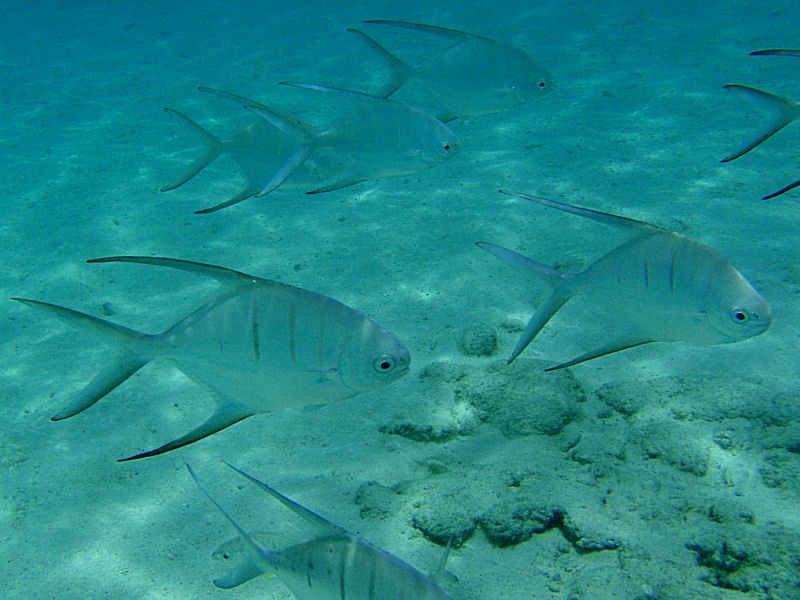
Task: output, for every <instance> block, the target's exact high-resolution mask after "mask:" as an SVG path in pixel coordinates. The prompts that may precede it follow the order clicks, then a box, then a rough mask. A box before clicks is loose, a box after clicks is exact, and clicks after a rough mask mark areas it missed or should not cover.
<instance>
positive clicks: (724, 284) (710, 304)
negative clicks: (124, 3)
mask: <svg viewBox="0 0 800 600" xmlns="http://www.w3.org/2000/svg"><path fill="white" fill-rule="evenodd" d="M500 191H501V193H503V194H508V195H510V196H517V197H519V198H524V199H526V200H531V201H533V202H537V203H538V204H543V205H544V206H549V207H552V208H556V209H558V210H563V211H565V212H568V213H572V214H574V215H578V216H581V217H586V218H588V219H593V220H595V221H599V222H600V223H605V224H606V225H611V226H613V227H617V228H620V229H623V230H627V231H633V232H636V233H637V234H638V235H636V236H635V237H634V238H632V239H630V240H628V241H627V242H625V243H623V244H622V245H620V246H618V247H617V248H615V249H614V250H611V251H610V252H608V253H607V254H606V255H604V256H602V257H601V258H600V259H598V260H597V261H596V262H594V263H593V264H592V265H590V266H589V267H588V268H587V269H586V270H584V271H582V272H580V273H562V272H560V271H557V270H556V269H553V268H551V267H548V266H545V265H543V264H541V263H538V262H536V261H534V260H532V259H530V258H527V257H525V256H522V255H521V254H517V253H516V252H513V251H511V250H507V249H506V248H502V247H500V246H495V245H494V244H488V243H486V242H478V246H479V247H480V248H482V249H483V250H486V251H487V252H489V253H491V254H494V255H495V256H497V257H498V258H501V259H503V260H505V261H506V262H508V263H509V264H510V265H511V266H512V267H514V268H516V269H518V270H519V271H522V272H524V273H529V274H531V275H535V276H536V277H538V278H540V279H543V280H544V281H545V282H547V283H548V284H549V285H550V288H551V290H552V291H551V294H550V297H549V298H548V300H547V301H546V302H545V304H544V306H543V307H542V308H540V309H539V311H538V312H537V313H536V314H534V315H533V316H532V317H531V319H530V321H529V322H528V326H527V328H526V329H525V332H524V333H523V334H522V336H521V337H520V339H519V341H518V342H517V345H516V347H515V348H514V350H513V352H512V353H511V357H510V358H509V359H508V362H509V363H510V362H511V361H513V360H514V359H515V358H517V356H519V355H520V354H521V353H522V351H523V350H524V349H525V348H526V347H527V346H528V344H530V343H531V342H532V341H533V339H534V338H535V337H536V336H537V335H538V333H539V331H541V329H542V328H543V327H544V326H545V325H546V324H547V322H548V321H549V320H550V319H551V317H553V315H555V313H556V312H558V310H559V309H560V308H561V307H562V306H563V305H564V304H566V303H567V302H568V301H569V300H570V299H572V298H573V297H575V296H586V297H588V298H589V299H590V300H591V301H592V302H593V303H594V306H597V307H598V308H600V309H608V310H610V311H612V312H613V313H614V314H615V316H616V317H617V320H618V321H619V323H620V324H621V325H620V327H621V333H620V334H619V335H618V336H617V337H616V338H614V339H613V340H612V341H610V342H608V343H607V344H605V345H603V346H601V347H600V348H597V349H596V350H592V351H591V352H587V353H586V354H583V355H581V356H578V357H577V358H574V359H572V360H570V361H567V362H565V363H562V364H559V365H556V366H554V367H550V368H549V369H547V370H548V371H552V370H555V369H563V368H565V367H571V366H573V365H577V364H579V363H582V362H584V361H587V360H591V359H593V358H599V357H601V356H605V355H607V354H611V353H613V352H619V351H620V350H625V349H627V348H633V347H635V346H641V345H642V344H649V343H651V342H672V341H686V342H694V343H698V344H724V343H730V342H737V341H740V340H744V339H747V338H749V337H753V336H756V335H760V334H762V333H764V332H765V331H766V330H767V329H768V328H769V325H770V322H771V317H770V307H769V305H768V304H767V302H766V301H765V300H764V299H763V298H762V297H761V296H760V295H759V293H758V292H757V291H756V290H755V289H753V287H752V286H751V285H750V283H748V282H747V280H746V279H745V278H744V277H743V276H742V275H741V273H739V271H737V270H736V269H735V268H734V266H733V265H732V264H730V263H729V262H728V261H727V260H725V259H724V258H723V257H722V256H720V255H719V254H717V253H716V252H714V251H713V250H712V249H711V248H709V247H707V246H704V245H703V244H701V243H699V242H697V241H695V240H692V239H690V238H687V237H684V236H682V235H680V234H677V233H674V232H672V231H669V230H666V229H662V228H660V227H656V226H655V225H651V224H649V223H644V222H642V221H636V220H634V219H628V218H626V217H620V216H617V215H612V214H609V213H603V212H598V211H594V210H589V209H588V208H580V207H577V206H571V205H569V204H561V203H559V202H554V201H552V200H545V199H544V198H537V197H534V196H528V195H526V194H520V193H517V192H506V191H503V190H500Z"/></svg>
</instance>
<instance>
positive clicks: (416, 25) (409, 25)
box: [362, 19, 487, 40]
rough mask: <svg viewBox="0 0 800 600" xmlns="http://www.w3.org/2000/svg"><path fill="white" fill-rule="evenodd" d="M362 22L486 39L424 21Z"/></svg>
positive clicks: (454, 38)
mask: <svg viewBox="0 0 800 600" xmlns="http://www.w3.org/2000/svg"><path fill="white" fill-rule="evenodd" d="M362 23H369V24H371V25H388V26H389V27H400V28H402V29H414V30H416V31H424V32H425V33H433V34H435V35H441V36H444V37H446V38H450V39H451V40H467V39H469V38H480V39H487V38H484V37H483V36H480V35H477V34H475V33H470V32H468V31H461V30H460V29H450V28H449V27H440V26H439V25H427V24H426V23H414V22H412V21H400V20H394V19H366V20H365V21H362Z"/></svg>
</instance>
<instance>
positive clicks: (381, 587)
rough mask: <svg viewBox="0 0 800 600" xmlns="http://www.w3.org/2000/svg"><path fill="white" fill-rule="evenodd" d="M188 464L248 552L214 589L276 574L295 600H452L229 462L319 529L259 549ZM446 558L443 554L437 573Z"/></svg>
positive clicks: (422, 576) (393, 560)
mask: <svg viewBox="0 0 800 600" xmlns="http://www.w3.org/2000/svg"><path fill="white" fill-rule="evenodd" d="M226 464H228V463H226ZM186 466H187V468H188V469H189V473H190V474H191V476H192V478H193V479H194V481H195V483H197V485H198V486H199V487H200V490H201V491H202V492H203V494H205V495H206V497H207V498H208V499H209V500H210V501H211V502H212V504H214V506H216V507H217V508H218V509H219V510H220V512H221V513H222V514H223V515H224V516H225V518H226V519H227V520H228V521H230V523H231V524H232V525H233V526H234V528H235V529H236V531H237V532H238V533H239V535H240V536H241V540H242V542H243V543H244V546H245V549H246V553H245V555H244V557H243V558H242V559H241V560H240V561H239V564H238V565H237V566H236V567H235V569H234V570H233V571H232V572H231V573H230V574H229V575H228V576H226V577H224V578H222V579H216V580H215V581H214V584H215V585H216V586H217V587H220V588H223V589H229V588H233V587H236V586H239V585H241V584H243V583H246V582H247V581H250V580H251V579H254V578H256V577H258V576H260V575H267V576H273V575H274V576H276V577H277V578H278V579H280V581H282V582H283V583H284V585H285V586H286V587H287V588H289V590H290V591H291V592H292V595H293V596H294V597H295V598H297V600H437V599H438V600H448V599H449V600H453V597H452V596H450V595H449V594H448V593H447V592H446V591H444V590H443V589H442V588H441V587H440V586H439V585H437V584H436V583H435V582H434V581H433V579H431V578H430V577H428V576H427V575H425V574H423V573H421V572H420V571H418V570H416V569H415V568H414V567H412V566H411V565H409V564H408V563H406V562H404V561H402V560H400V559H399V558H397V557H396V556H394V555H392V554H389V553H388V552H386V551H385V550H382V549H380V548H378V547H377V546H375V545H374V544H371V543H370V542H368V541H367V540H365V539H363V538H361V537H359V536H357V535H355V534H352V533H350V532H349V531H347V530H345V529H342V528H341V527H339V526H338V525H335V524H334V523H331V522H330V521H328V520H327V519H324V518H323V517H321V516H319V515H318V514H316V513H314V512H312V511H310V510H308V509H307V508H305V507H304V506H301V505H300V504H298V503H297V502H295V501H294V500H291V499H290V498H287V497H286V496H284V495H283V494H281V493H280V492H278V491H276V490H274V489H272V488H271V487H269V486H268V485H267V484H266V483H262V482H261V481H259V480H258V479H255V478H254V477H252V476H250V475H248V474H247V473H245V472H244V471H241V470H239V469H237V468H236V467H234V466H233V465H230V464H228V466H229V467H231V468H232V469H233V470H234V471H236V472H237V473H240V474H241V475H243V476H244V477H246V478H247V479H249V480H250V481H251V482H253V483H254V484H255V485H257V486H258V487H259V488H261V489H262V490H263V491H265V492H267V493H268V494H269V495H270V496H272V497H273V498H275V499H276V500H278V501H279V502H280V503H281V504H283V505H284V506H285V507H286V508H288V509H289V510H291V511H292V512H293V513H295V514H296V515H298V516H299V517H301V518H302V519H304V520H305V521H307V522H308V523H310V524H311V525H312V526H313V527H314V529H315V530H316V531H317V535H316V536H315V537H314V538H313V539H311V540H309V541H307V542H303V543H300V544H296V545H293V546H289V547H287V548H284V549H283V550H278V551H273V550H267V549H266V548H263V547H262V546H260V545H259V544H258V542H256V541H255V539H253V536H252V535H251V534H249V533H248V532H247V531H245V530H244V529H243V528H242V527H241V526H240V525H239V524H238V523H237V522H236V521H234V519H233V517H231V516H230V515H229V514H228V512H227V511H226V510H225V509H224V508H222V506H221V505H220V504H219V503H218V502H217V501H216V500H214V498H212V497H211V495H210V494H209V492H208V491H207V490H206V488H205V487H204V486H203V484H202V483H201V482H200V480H199V479H198V477H197V474H196V473H195V472H194V470H193V469H192V468H191V467H190V466H189V465H186ZM227 545H228V546H230V545H231V544H227ZM446 558H447V556H446V554H445V557H444V559H443V560H442V563H441V564H440V569H443V567H444V562H445V561H446Z"/></svg>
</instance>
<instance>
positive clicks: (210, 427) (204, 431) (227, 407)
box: [117, 403, 256, 462]
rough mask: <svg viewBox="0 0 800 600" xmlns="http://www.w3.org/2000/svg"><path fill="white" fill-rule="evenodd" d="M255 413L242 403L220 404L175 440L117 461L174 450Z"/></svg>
mask: <svg viewBox="0 0 800 600" xmlns="http://www.w3.org/2000/svg"><path fill="white" fill-rule="evenodd" d="M254 414H256V413H255V412H254V411H253V410H252V409H251V408H250V407H249V406H246V405H244V404H238V403H231V404H224V405H222V406H220V407H219V408H218V409H217V410H216V411H215V412H214V414H213V415H211V416H210V417H209V418H208V419H206V421H205V422H204V423H203V424H202V425H200V426H199V427H197V428H195V429H192V430H191V431H190V432H189V433H187V434H186V435H184V436H183V437H180V438H178V439H176V440H172V441H171V442H169V443H167V444H164V445H163V446H160V447H158V448H156V449H154V450H148V451H147V452H142V453H140V454H135V455H133V456H129V457H127V458H120V459H117V462H126V461H129V460H136V459H139V458H147V457H148V456H156V455H158V454H164V453H165V452H169V451H170V450H176V449H177V448H181V447H183V446H187V445H189V444H191V443H193V442H196V441H198V440H202V439H203V438H204V437H208V436H209V435H212V434H214V433H217V432H218V431H222V430H223V429H225V428H226V427H230V426H231V425H235V424H236V423H238V422H239V421H243V420H244V419H246V418H247V417H252V416H253V415H254Z"/></svg>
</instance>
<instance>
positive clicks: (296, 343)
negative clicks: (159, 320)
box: [14, 256, 411, 461]
mask: <svg viewBox="0 0 800 600" xmlns="http://www.w3.org/2000/svg"><path fill="white" fill-rule="evenodd" d="M88 262H90V263H104V262H131V263H141V264H146V265H155V266H160V267H170V268H174V269H180V270H183V271H187V272H189V273H194V274H197V275H203V276H207V277H212V278H214V279H216V280H217V281H218V282H219V283H220V285H221V289H220V291H219V292H218V293H217V294H216V295H214V297H213V298H211V299H210V300H208V301H207V302H205V303H204V304H202V305H201V306H200V307H199V308H197V309H196V310H194V311H192V312H191V313H189V314H188V315H186V316H185V317H184V318H182V319H181V320H179V321H178V322H177V323H176V324H175V325H173V326H172V327H170V328H169V329H167V330H166V331H164V332H163V333H160V334H156V335H149V334H145V333H139V332H137V331H133V330H131V329H128V328H126V327H123V326H121V325H117V324H115V323H111V322H109V321H105V320H103V319H99V318H97V317H94V316H92V315H88V314H84V313H81V312H78V311H75V310H72V309H69V308H64V307H62V306H57V305H55V304H48V303H46V302H39V301H37V300H27V299H23V298H14V299H15V300H17V301H19V302H22V303H23V304H26V305H28V306H30V307H32V308H34V309H37V310H40V311H42V312H46V313H49V314H51V315H53V316H56V317H58V318H60V319H61V320H63V321H65V322H66V323H68V324H70V325H73V326H75V327H77V328H80V329H83V330H85V331H86V332H88V333H92V334H94V335H95V336H96V337H98V338H99V339H100V340H101V341H103V342H105V343H107V344H108V345H110V346H112V347H113V348H114V349H115V350H116V357H115V359H114V361H113V362H112V363H111V364H110V365H109V366H108V367H106V368H105V369H104V370H102V371H101V372H100V373H98V374H97V375H96V376H95V377H94V379H92V381H91V382H90V383H89V384H88V385H87V386H86V387H85V388H84V389H83V390H82V391H81V392H79V393H78V394H77V395H76V396H75V397H74V398H73V399H72V400H71V401H70V402H69V403H68V404H67V406H66V407H65V408H64V409H63V410H62V411H61V412H59V413H58V414H56V415H55V416H54V417H52V419H53V420H54V421H60V420H62V419H66V418H69V417H72V416H74V415H76V414H78V413H80V412H83V411H84V410H86V409H87V408H89V407H90V406H92V405H93V404H94V403H95V402H97V401H98V400H100V399H101V398H103V397H104V396H105V395H106V394H108V393H109V392H110V391H111V390H113V389H114V388H116V387H117V386H118V385H120V384H121V383H123V382H124V381H125V380H126V379H128V378H129V377H130V376H131V375H133V374H134V373H136V372H137V371H138V370H139V369H141V368H142V367H144V366H145V365H146V364H147V363H149V362H150V361H152V360H154V359H156V358H166V359H171V360H172V361H173V362H174V364H175V365H176V366H177V367H178V368H179V369H180V370H181V371H182V372H183V373H185V374H186V375H187V376H189V377H190V378H191V379H192V380H194V381H196V382H198V383H201V384H204V385H205V386H207V387H208V389H210V390H211V391H212V393H213V395H214V397H215V399H216V400H217V409H216V411H215V412H214V413H213V414H212V415H211V416H210V417H209V418H208V419H207V420H206V421H205V422H204V423H202V424H201V425H200V426H198V427H196V428H195V429H193V430H192V431H190V432H189V433H187V434H186V435H184V436H182V437H180V438H178V439H175V440H173V441H171V442H169V443H167V444H164V445H163V446H160V447H158V448H156V449H154V450H150V451H147V452H142V453H140V454H136V455H134V456H129V457H128V458H123V459H120V461H126V460H133V459H137V458H144V457H148V456H155V455H157V454H162V453H164V452H168V451H170V450H175V449H176V448H180V447H182V446H185V445H187V444H191V443H192V442H196V441H198V440H200V439H203V438H204V437H206V436H209V435H211V434H214V433H217V432H218V431H221V430H223V429H225V428H226V427H230V426H231V425H233V424H235V423H238V422H239V421H241V420H243V419H246V418H248V417H250V416H253V415H255V414H259V413H264V412H270V411H273V410H278V409H281V408H286V407H293V406H305V405H315V404H324V403H329V402H334V401H337V400H342V399H344V398H349V397H351V396H355V395H356V394H358V393H360V392H363V391H367V390H372V389H376V388H379V387H382V386H384V385H387V384H389V383H391V382H392V381H394V380H396V379H398V378H400V377H402V376H403V375H404V374H405V373H406V372H407V371H408V368H409V363H410V360H411V359H410V356H409V353H408V350H407V349H406V347H405V346H404V345H403V344H402V343H401V342H400V341H399V340H397V338H396V337H395V336H394V335H392V334H391V333H389V332H388V331H386V330H385V329H384V328H383V327H381V326H380V325H378V324H377V323H375V322H374V321H372V320H371V319H369V318H368V317H366V316H365V315H363V314H362V313H360V312H358V311H356V310H354V309H352V308H350V307H348V306H345V305H344V304H342V303H341V302H338V301H336V300H334V299H332V298H328V297H326V296H323V295H321V294H316V293H314V292H310V291H307V290H303V289H300V288H296V287H292V286H289V285H285V284H283V283H279V282H277V281H270V280H268V279H260V278H258V277H253V276H252V275H247V274H246V273H240V272H238V271H233V270H230V269H225V268H223V267H217V266H213V265H206V264H202V263H196V262H190V261H184V260H177V259H171V258H158V257H146V256H114V257H109V258H99V259H93V260H90V261H88Z"/></svg>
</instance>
